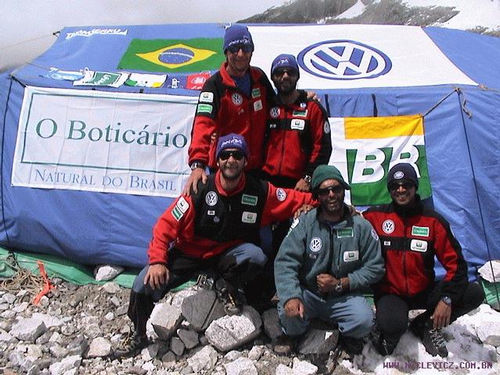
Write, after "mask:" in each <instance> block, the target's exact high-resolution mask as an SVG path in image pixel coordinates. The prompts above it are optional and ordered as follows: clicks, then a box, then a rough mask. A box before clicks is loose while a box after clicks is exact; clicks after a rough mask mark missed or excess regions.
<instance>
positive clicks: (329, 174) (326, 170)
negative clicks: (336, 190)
mask: <svg viewBox="0 0 500 375" xmlns="http://www.w3.org/2000/svg"><path fill="white" fill-rule="evenodd" d="M330 179H333V180H337V181H338V182H340V184H341V185H342V186H343V187H344V189H346V190H351V187H350V186H349V184H348V183H347V182H345V181H344V178H343V177H342V174H341V173H340V171H339V170H338V169H337V168H336V167H334V166H333V165H326V164H323V165H318V167H317V168H316V169H315V170H314V172H313V175H312V180H311V188H312V190H313V191H315V190H317V189H318V188H319V185H321V183H322V182H323V181H325V180H330Z"/></svg>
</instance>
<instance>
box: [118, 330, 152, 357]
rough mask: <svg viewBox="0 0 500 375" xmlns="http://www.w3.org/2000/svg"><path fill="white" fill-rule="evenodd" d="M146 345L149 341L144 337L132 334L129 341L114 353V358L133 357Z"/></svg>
mask: <svg viewBox="0 0 500 375" xmlns="http://www.w3.org/2000/svg"><path fill="white" fill-rule="evenodd" d="M148 345H149V339H148V337H147V336H146V335H144V336H139V335H136V334H135V333H134V335H133V336H132V337H131V338H130V341H128V342H126V343H125V344H124V346H123V347H122V348H119V349H117V350H116V351H115V353H114V357H115V358H124V357H134V356H135V355H137V354H138V353H139V352H140V351H141V350H142V349H144V348H146V347H147V346H148Z"/></svg>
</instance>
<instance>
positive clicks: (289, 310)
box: [284, 298, 304, 319]
mask: <svg viewBox="0 0 500 375" xmlns="http://www.w3.org/2000/svg"><path fill="white" fill-rule="evenodd" d="M284 308H285V315H286V316H288V317H289V318H293V317H296V316H300V317H301V318H302V319H303V318H304V304H303V303H302V301H301V300H300V299H298V298H292V299H289V300H288V301H287V302H286V303H285V306H284Z"/></svg>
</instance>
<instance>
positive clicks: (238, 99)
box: [231, 93, 243, 105]
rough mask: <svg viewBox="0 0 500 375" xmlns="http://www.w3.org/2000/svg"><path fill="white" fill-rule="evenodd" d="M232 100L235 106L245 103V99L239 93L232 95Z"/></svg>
mask: <svg viewBox="0 0 500 375" xmlns="http://www.w3.org/2000/svg"><path fill="white" fill-rule="evenodd" d="M231 100H232V102H233V104H234V105H241V103H243V97H242V96H241V95H240V94H238V93H234V94H233V95H231Z"/></svg>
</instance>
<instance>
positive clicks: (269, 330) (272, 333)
mask: <svg viewBox="0 0 500 375" xmlns="http://www.w3.org/2000/svg"><path fill="white" fill-rule="evenodd" d="M262 320H263V322H264V332H265V334H266V335H267V337H269V338H270V339H271V340H272V341H274V340H276V339H277V338H278V337H280V336H281V335H282V334H283V330H282V329H281V325H280V319H279V316H278V310H277V309H274V308H273V309H269V310H266V311H264V313H263V314H262Z"/></svg>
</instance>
